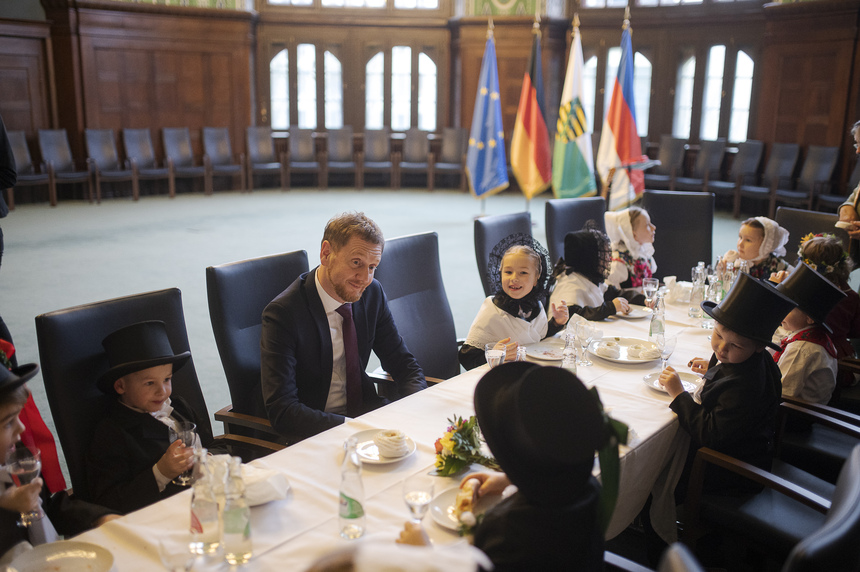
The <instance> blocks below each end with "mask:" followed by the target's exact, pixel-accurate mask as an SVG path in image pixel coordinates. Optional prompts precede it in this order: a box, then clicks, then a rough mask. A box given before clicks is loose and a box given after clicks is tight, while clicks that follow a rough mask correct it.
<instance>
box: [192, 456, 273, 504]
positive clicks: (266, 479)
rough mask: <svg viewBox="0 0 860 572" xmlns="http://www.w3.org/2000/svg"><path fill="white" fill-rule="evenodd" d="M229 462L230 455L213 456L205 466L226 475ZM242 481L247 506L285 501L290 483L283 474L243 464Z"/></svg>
mask: <svg viewBox="0 0 860 572" xmlns="http://www.w3.org/2000/svg"><path fill="white" fill-rule="evenodd" d="M229 462H230V455H213V456H211V457H209V459H208V460H207V461H206V464H207V465H210V464H211V465H213V469H215V470H216V472H217V473H218V474H222V475H226V474H227V470H226V465H227V464H229ZM221 465H223V467H222V466H221ZM242 480H243V481H245V500H246V501H247V503H248V505H249V506H257V505H261V504H266V503H267V502H271V501H273V500H280V499H285V498H287V492H288V491H289V490H290V482H289V481H288V480H287V476H286V475H285V474H283V473H280V472H278V471H275V470H273V469H267V468H263V467H257V466H254V465H249V464H245V463H243V464H242Z"/></svg>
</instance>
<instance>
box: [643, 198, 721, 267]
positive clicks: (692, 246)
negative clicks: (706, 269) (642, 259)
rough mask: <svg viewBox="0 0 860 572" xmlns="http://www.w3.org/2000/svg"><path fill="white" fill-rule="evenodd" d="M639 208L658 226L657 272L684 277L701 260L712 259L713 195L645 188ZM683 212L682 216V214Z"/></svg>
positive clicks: (655, 244)
mask: <svg viewBox="0 0 860 572" xmlns="http://www.w3.org/2000/svg"><path fill="white" fill-rule="evenodd" d="M642 208H643V209H645V210H646V211H648V214H649V215H650V216H651V222H652V223H654V225H655V226H656V227H657V238H656V239H655V241H654V248H655V251H656V252H655V254H654V258H655V259H656V261H657V274H658V275H659V276H660V278H663V277H666V276H677V277H678V279H679V280H682V279H683V280H687V277H688V276H689V275H690V269H691V268H692V267H693V266H695V265H696V264H697V263H698V262H699V261H700V260H702V261H704V262H705V263H706V264H707V263H710V262H711V260H712V259H713V258H712V257H713V230H714V195H713V194H711V193H696V192H692V193H681V192H672V191H645V192H644V193H643V195H642ZM681 213H683V216H681Z"/></svg>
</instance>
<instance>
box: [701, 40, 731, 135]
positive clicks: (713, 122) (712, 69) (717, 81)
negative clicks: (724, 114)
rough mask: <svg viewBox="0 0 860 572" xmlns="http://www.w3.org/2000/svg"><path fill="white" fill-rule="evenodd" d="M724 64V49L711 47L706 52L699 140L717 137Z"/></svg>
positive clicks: (723, 47)
mask: <svg viewBox="0 0 860 572" xmlns="http://www.w3.org/2000/svg"><path fill="white" fill-rule="evenodd" d="M725 64H726V47H725V46H711V49H710V50H709V52H708V67H707V70H708V75H707V77H705V93H704V97H703V100H702V125H701V128H700V133H699V139H707V140H709V141H713V140H714V139H716V138H717V137H718V136H719V130H720V105H721V104H722V99H723V70H724V69H725Z"/></svg>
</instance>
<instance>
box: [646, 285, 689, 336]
mask: <svg viewBox="0 0 860 572" xmlns="http://www.w3.org/2000/svg"><path fill="white" fill-rule="evenodd" d="M693 287H694V288H695V285H693ZM665 331H666V301H665V300H664V299H663V293H662V292H657V300H656V301H655V302H654V310H653V311H652V312H651V327H650V328H649V330H648V337H649V338H650V339H652V340H653V339H654V338H655V337H657V336H662V335H663V334H664V333H665Z"/></svg>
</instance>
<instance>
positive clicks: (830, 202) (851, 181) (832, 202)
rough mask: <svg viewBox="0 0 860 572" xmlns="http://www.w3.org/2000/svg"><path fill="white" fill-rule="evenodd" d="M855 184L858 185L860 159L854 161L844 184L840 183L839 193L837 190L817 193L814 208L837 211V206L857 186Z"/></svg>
mask: <svg viewBox="0 0 860 572" xmlns="http://www.w3.org/2000/svg"><path fill="white" fill-rule="evenodd" d="M857 185H860V160H856V161H855V162H854V170H852V171H851V175H850V176H849V177H848V182H847V183H845V185H844V186H842V185H840V191H841V194H840V193H839V192H837V193H835V194H832V193H822V194H820V195H818V200H817V201H816V204H815V208H816V209H818V210H820V211H822V210H823V211H829V212H834V211H837V210H838V209H839V206H840V205H841V204H842V203H844V202H845V200H846V199H847V198H848V196H849V195H850V194H851V193H852V192H853V191H854V189H856V188H857Z"/></svg>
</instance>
